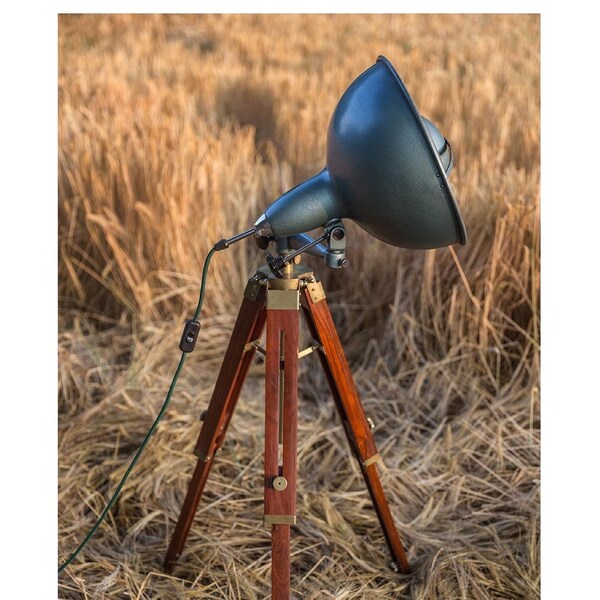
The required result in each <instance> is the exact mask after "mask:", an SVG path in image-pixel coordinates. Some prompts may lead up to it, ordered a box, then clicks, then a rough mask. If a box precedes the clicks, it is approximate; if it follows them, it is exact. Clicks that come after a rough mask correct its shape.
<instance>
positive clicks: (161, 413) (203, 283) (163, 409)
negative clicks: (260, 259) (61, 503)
mask: <svg viewBox="0 0 600 600" xmlns="http://www.w3.org/2000/svg"><path fill="white" fill-rule="evenodd" d="M218 244H219V242H217V245H215V247H213V248H212V249H211V250H210V252H209V253H208V254H207V256H206V259H205V260H204V268H203V269H202V280H201V283H200V294H199V297H198V306H197V307H196V312H195V313H194V317H193V319H192V321H197V319H198V317H199V316H200V312H201V311H202V305H203V304H204V293H205V291H206V276H207V274H208V265H209V264H210V260H211V258H212V257H213V254H214V253H215V252H217V250H221V249H222V248H221V247H218ZM226 247H227V244H226V245H225V246H224V247H223V248H226ZM187 354H188V352H186V351H184V352H182V353H181V358H180V359H179V365H178V366H177V370H176V371H175V375H173V380H172V381H171V385H170V386H169V391H168V392H167V395H166V397H165V400H164V402H163V405H162V407H161V409H160V411H159V413H158V415H157V417H156V419H155V420H154V423H152V427H150V429H149V431H148V433H147V434H146V437H145V438H144V441H143V442H142V444H141V446H140V447H139V448H138V450H137V452H136V453H135V456H134V457H133V459H132V461H131V463H130V464H129V467H128V468H127V471H125V475H123V478H122V479H121V481H120V482H119V485H118V486H117V489H116V490H115V491H114V493H113V495H112V496H111V498H110V500H109V501H108V504H107V505H106V507H105V508H104V510H103V511H102V513H101V514H100V516H99V517H98V519H97V521H96V523H95V524H94V526H93V527H92V529H91V530H90V532H89V533H88V534H87V535H86V536H85V538H84V539H83V541H82V542H81V544H79V546H78V547H77V549H76V550H75V551H74V552H73V554H71V556H69V558H67V560H66V561H65V562H64V563H63V564H62V565H60V566H59V567H58V572H59V573H60V572H61V571H62V570H63V569H65V568H66V567H67V566H68V565H70V564H71V563H72V562H73V560H75V558H76V557H77V555H78V554H79V553H80V552H81V550H82V549H83V547H84V546H85V545H86V544H87V543H88V542H89V540H90V539H91V537H92V536H93V535H94V533H96V530H97V529H98V527H100V525H101V524H102V521H104V519H105V517H106V515H107V514H108V513H109V511H110V509H111V508H112V507H113V505H114V504H115V502H116V501H117V497H118V496H119V494H120V492H121V490H122V489H123V486H124V485H125V482H126V481H127V478H128V477H129V475H130V473H131V471H132V470H133V467H135V465H136V463H137V461H138V459H139V458H140V456H141V455H142V452H143V451H144V448H145V447H146V445H147V444H148V442H149V441H150V438H151V437H152V434H153V433H154V431H155V430H156V428H157V426H158V424H159V423H160V421H161V419H162V418H163V416H164V414H165V412H166V410H167V407H168V406H169V403H170V402H171V396H172V395H173V392H174V391H175V386H176V385H177V380H178V379H179V375H180V374H181V370H182V369H183V365H184V363H185V359H186V356H187Z"/></svg>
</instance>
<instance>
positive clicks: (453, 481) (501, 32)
mask: <svg viewBox="0 0 600 600" xmlns="http://www.w3.org/2000/svg"><path fill="white" fill-rule="evenodd" d="M378 54H384V55H386V56H388V57H389V58H390V59H391V60H392V62H393V63H394V64H395V66H396V68H397V69H398V71H399V73H400V75H401V76H402V77H403V79H404V80H405V82H406V84H407V86H408V88H409V90H410V91H411V93H412V95H413V97H414V99H415V102H416V104H417V106H419V108H420V110H421V112H422V113H423V114H424V115H425V116H427V117H428V118H430V119H431V120H433V121H434V122H435V123H436V124H438V125H439V127H440V129H441V130H442V132H443V133H444V135H445V136H446V137H447V138H448V139H450V140H451V142H452V144H453V149H454V150H455V155H456V168H455V170H454V171H453V173H452V175H451V183H452V185H453V187H454V189H455V192H456V195H457V197H458V198H459V202H460V206H461V212H462V214H463V217H464V219H465V222H466V224H467V228H468V232H469V236H470V239H469V244H468V245H467V246H465V247H461V248H453V249H443V250H437V251H428V252H411V251H406V250H401V249H396V248H391V247H389V246H385V245H384V244H382V243H380V242H378V241H376V240H374V239H372V238H369V236H367V235H366V234H365V233H364V232H362V231H361V230H360V229H359V228H358V227H356V226H355V225H353V224H352V223H350V224H348V229H349V244H350V246H349V253H348V255H349V258H350V260H351V268H350V269H349V270H346V271H344V272H343V273H338V272H325V269H324V267H323V265H320V264H319V263H317V262H315V263H311V264H313V265H314V267H315V269H316V270H317V271H318V273H319V274H320V275H321V276H322V277H323V279H324V282H325V286H326V290H327V292H328V297H329V299H330V301H331V305H332V308H333V310H334V317H335V319H336V323H337V324H338V327H339V330H340V333H341V336H342V339H343V342H344V345H345V349H346V352H347V354H348V356H349V358H350V360H351V363H352V365H353V368H354V372H355V376H356V381H357V384H358V386H359V389H360V390H361V393H362V397H363V401H364V405H365V408H366V411H367V413H368V414H369V415H370V416H372V417H373V418H374V420H375V421H376V423H377V428H376V429H375V434H376V439H377V442H378V445H379V447H380V450H381V453H382V455H383V458H384V463H385V468H384V469H383V475H382V477H383V480H384V486H385V489H386V492H387V494H388V497H389V500H390V503H391V505H392V511H393V513H394V515H395V518H396V521H397V523H398V527H399V530H400V532H401V534H402V536H403V537H404V538H405V539H406V541H407V544H408V547H409V549H410V557H411V560H412V562H413V563H414V565H415V573H414V574H413V575H410V576H405V577H404V576H403V577H398V576H396V575H394V574H392V573H391V572H390V571H388V570H386V561H387V553H386V550H385V547H384V543H383V538H382V536H381V534H380V531H379V528H378V525H377V522H376V519H375V517H374V514H373V512H372V509H371V508H370V503H369V501H368V495H367V494H366V492H365V491H364V487H363V485H362V483H361V480H360V474H359V471H358V470H357V468H356V466H355V465H354V464H352V463H351V461H350V459H349V458H348V452H347V450H346V448H345V442H344V438H343V435H342V434H341V432H340V426H339V423H338V422H337V420H336V417H335V415H334V414H333V412H332V407H331V405H330V404H331V403H330V402H329V401H328V400H327V397H328V395H327V390H326V385H325V382H324V381H323V378H322V376H321V374H320V373H318V370H317V369H316V368H314V367H315V365H316V363H312V362H310V360H311V359H306V361H307V362H305V363H304V365H303V373H302V377H301V382H300V392H301V413H300V414H301V422H300V432H299V433H300V448H299V453H300V454H299V458H300V465H301V472H300V482H299V525H298V526H297V527H296V528H295V531H294V535H293V544H294V551H295V552H296V554H295V556H294V560H293V570H294V573H293V587H294V589H295V590H296V592H297V594H298V597H302V598H309V597H311V598H339V599H341V598H344V599H346V598H372V597H378V598H379V597H382V598H383V597H385V598H423V599H425V598H444V599H447V598H469V599H470V598H511V599H513V598H535V597H537V596H538V587H539V581H538V576H539V506H538V504H539V465H538V460H539V383H538V370H539V366H538V357H539V20H538V18H537V17H535V16H528V15H303V16H297V15H278V16H273V15H243V16H241V15H201V16H192V15H169V16H166V15H154V16H152V15H147V16H142V15H135V16H133V15H121V16H108V15H89V16H76V15H69V16H63V17H61V19H60V21H59V115H58V118H59V140H58V142H59V143H58V150H59V223H60V231H59V245H60V247H59V261H60V262H59V294H60V306H61V311H60V315H59V319H60V340H59V373H60V381H59V410H60V433H59V437H60V450H59V459H60V464H59V512H60V519H59V521H60V530H61V534H60V552H59V554H60V557H61V558H64V557H65V556H66V554H67V553H68V552H70V551H71V550H72V549H73V548H74V547H75V546H76V545H77V543H78V542H79V540H80V539H81V538H82V537H83V535H85V533H86V531H87V530H88V529H89V527H91V525H92V523H93V519H94V514H98V513H99V511H100V510H101V509H102V507H103V504H104V502H105V501H106V499H107V498H108V496H109V493H110V491H111V490H112V489H113V488H114V486H115V485H116V482H117V481H118V478H119V477H120V475H122V473H123V472H124V469H125V468H126V466H127V463H128V459H129V457H130V455H131V453H132V452H133V450H134V449H135V448H136V447H137V445H138V444H139V443H140V442H141V440H142V439H143V435H144V432H145V431H146V430H147V429H148V427H149V425H150V423H151V421H152V418H153V415H154V414H155V413H156V411H157V409H158V407H159V406H160V403H161V402H162V399H163V396H164V393H165V391H166V388H167V386H168V383H169V379H170V374H171V372H172V371H173V369H174V367H175V365H176V361H177V356H178V351H177V348H176V344H177V339H178V336H179V332H180V324H181V322H182V320H183V319H184V318H185V317H187V316H189V315H190V313H191V311H192V310H193V307H194V306H195V302H196V296H197V286H198V281H199V271H200V268H201V264H202V261H203V258H204V256H205V254H206V252H207V250H208V249H209V248H210V247H211V246H212V244H213V243H214V241H216V240H217V239H219V238H221V237H224V236H227V235H231V234H233V233H236V232H238V231H241V230H243V229H246V228H247V227H248V226H249V225H250V224H251V223H253V222H254V220H255V219H256V217H257V216H258V215H259V214H260V213H261V212H262V210H263V209H264V207H265V206H266V205H267V204H268V203H269V202H270V201H272V200H273V199H275V198H276V197H277V196H278V195H280V194H281V193H282V192H283V191H285V190H287V189H288V188H289V187H291V186H292V185H294V184H295V183H297V182H299V181H301V180H303V179H304V178H306V177H307V176H309V175H312V174H313V173H314V172H316V171H317V170H319V169H320V168H321V166H322V161H323V157H324V144H325V132H326V128H327V123H328V119H329V117H330V114H331V112H332V110H333V108H334V107H335V104H336V103H337V100H338V98H339V97H340V95H341V93H342V92H343V91H344V90H345V89H346V87H347V86H348V85H349V84H350V82H351V81H352V80H353V79H354V78H355V77H356V76H357V75H358V74H359V73H360V72H362V71H363V70H364V69H365V68H367V67H368V66H369V65H370V64H372V62H373V61H374V59H375V58H376V56H377V55H378ZM262 260H263V257H262V256H261V255H260V253H259V252H258V251H257V249H256V248H254V247H253V246H252V245H251V244H239V245H237V246H234V247H232V248H231V249H230V250H228V251H227V252H223V253H219V254H218V255H217V256H216V257H215V259H214V261H213V264H212V266H211V271H210V277H209V288H208V293H207V298H206V302H205V312H204V317H203V319H202V321H203V330H202V339H201V343H200V344H199V350H197V351H196V352H195V353H194V354H193V355H191V356H190V360H189V361H188V366H187V367H186V371H185V372H184V377H183V379H182V381H181V384H180V386H179V388H178V392H177V394H176V397H175V399H174V401H173V405H172V408H171V410H170V411H169V414H168V416H167V418H166V419H165V421H164V423H163V424H162V425H161V427H160V428H159V430H158V433H157V435H156V436H155V438H154V439H153V440H152V443H151V444H150V446H149V448H148V450H147V454H146V455H145V457H144V458H143V459H142V461H141V462H140V464H139V467H138V468H137V470H136V471H135V472H134V475H133V476H132V478H131V480H130V483H128V485H127V486H126V487H125V489H124V491H123V495H122V498H121V499H120V501H119V502H118V503H117V505H116V507H115V509H114V510H113V513H112V515H111V517H110V519H109V520H108V521H107V523H106V524H105V525H104V526H103V527H102V528H101V530H99V531H98V533H97V534H96V536H95V537H94V538H93V540H92V541H91V542H90V544H89V545H88V546H87V548H86V549H85V550H84V551H83V553H82V555H81V558H80V559H78V561H76V563H75V564H74V565H73V566H72V567H70V568H69V570H68V573H67V574H65V575H64V576H61V579H60V594H61V597H64V598H79V597H92V596H94V597H107V598H122V597H125V596H126V595H128V596H129V597H137V598H158V597H161V598H173V597H186V598H188V597H189V598H193V597H202V598H234V597H235V598H244V599H246V598H264V597H266V596H267V595H268V568H269V561H268V535H267V534H268V532H267V531H266V530H265V529H264V527H263V526H262V525H261V524H260V521H261V518H260V515H261V487H260V470H261V457H260V452H261V443H262V437H261V427H262V420H261V406H262V404H261V393H262V387H261V379H260V375H261V365H260V364H257V366H256V367H254V369H253V371H252V372H251V375H256V377H253V376H251V377H250V379H249V382H248V383H247V388H246V390H245V392H244V394H243V397H242V399H241V401H240V405H239V408H238V412H237V413H236V417H235V418H234V421H233V423H232V430H231V433H230V434H229V438H228V439H229V442H228V445H227V446H226V449H225V450H224V452H223V454H222V457H221V458H220V459H219V464H218V465H216V466H215V468H214V471H213V473H212V475H211V479H210V481H209V484H208V486H207V492H206V493H207V497H206V498H205V500H204V501H203V504H202V506H201V509H200V512H199V516H198V519H197V521H196V525H195V526H194V528H193V530H192V533H191V535H190V540H189V542H188V546H187V551H188V552H187V554H186V555H184V556H183V557H182V560H181V563H182V564H181V568H180V570H179V571H178V572H177V573H176V574H177V575H178V577H167V576H165V575H164V574H162V573H161V570H160V565H161V561H162V557H163V554H164V550H165V548H166V544H167V542H168V538H169V536H170V533H171V532H172V529H173V525H174V522H175V519H176V518H177V515H178V511H179V508H180V506H181V501H182V498H183V495H184V493H185V490H186V487H187V483H188V480H189V476H190V474H191V470H192V465H193V457H192V456H191V454H190V453H191V449H192V446H193V443H194V440H195V437H196V436H197V433H198V427H199V425H198V424H197V422H196V417H197V414H198V413H199V412H200V411H201V410H202V409H203V408H204V407H205V405H206V402H207V401H208V398H209V396H210V392H211V388H212V385H213V383H214V377H215V374H216V369H217V368H218V365H219V363H220V359H221V357H222V353H223V350H224V345H225V344H226V342H227V338H228V334H229V332H230V328H231V325H232V323H233V318H234V316H235V313H236V312H237V308H238V305H239V299H240V294H241V291H242V290H243V286H244V284H245V281H246V279H247V277H248V275H249V274H250V273H251V272H252V271H253V269H254V268H256V266H258V265H259V264H261V261H262Z"/></svg>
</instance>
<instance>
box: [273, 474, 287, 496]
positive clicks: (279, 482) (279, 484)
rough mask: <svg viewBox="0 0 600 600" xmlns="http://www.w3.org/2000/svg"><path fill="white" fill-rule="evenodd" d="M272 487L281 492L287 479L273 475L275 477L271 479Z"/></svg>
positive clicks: (285, 485)
mask: <svg viewBox="0 0 600 600" xmlns="http://www.w3.org/2000/svg"><path fill="white" fill-rule="evenodd" d="M273 487H274V488H275V489H276V490H277V491H278V492H283V490H285V488H286V487H287V479H286V478H285V477H281V475H280V476H279V477H275V479H273Z"/></svg>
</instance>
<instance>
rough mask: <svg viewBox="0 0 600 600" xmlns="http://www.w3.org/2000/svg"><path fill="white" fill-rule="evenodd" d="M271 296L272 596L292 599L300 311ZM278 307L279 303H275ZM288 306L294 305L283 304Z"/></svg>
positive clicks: (268, 458)
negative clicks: (292, 536)
mask: <svg viewBox="0 0 600 600" xmlns="http://www.w3.org/2000/svg"><path fill="white" fill-rule="evenodd" d="M271 293H273V294H274V295H275V294H280V296H285V295H288V297H291V298H292V304H293V300H294V294H295V303H296V306H298V290H286V291H279V290H274V291H272V290H269V291H268V292H267V355H266V372H265V455H264V462H265V481H264V488H265V492H264V493H265V513H264V515H265V516H264V521H265V524H269V525H271V594H272V595H271V598H272V600H289V598H290V593H291V589H290V526H291V525H293V524H294V523H295V522H296V469H297V465H296V461H297V458H296V455H297V450H296V446H297V418H298V325H299V323H298V320H299V314H298V308H296V309H295V310H294V309H288V308H280V306H281V304H280V305H279V306H278V307H275V308H274V307H272V306H271V305H270V302H269V300H270V294H271ZM273 304H275V303H273ZM283 306H284V307H287V306H288V304H286V303H285V302H284V303H283Z"/></svg>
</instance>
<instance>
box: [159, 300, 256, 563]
mask: <svg viewBox="0 0 600 600" xmlns="http://www.w3.org/2000/svg"><path fill="white" fill-rule="evenodd" d="M265 318H266V310H265V291H264V289H261V291H260V292H259V295H258V297H257V298H256V300H255V301H252V300H250V299H248V298H244V300H243V302H242V306H241V308H240V312H239V314H238V318H237V320H236V323H235V325H234V328H233V333H232V334H231V338H230V341H229V345H228V347H227V350H226V352H225V357H224V359H223V364H222V366H221V370H220V372H219V376H218V378H217V382H216V384H215V388H214V391H213V394H212V397H211V400H210V403H209V406H208V409H207V413H206V416H205V418H204V422H203V423H202V428H201V429H200V435H199V437H198V442H197V443H196V450H195V451H196V452H197V451H199V452H200V453H201V454H202V456H201V458H200V459H199V460H198V463H197V464H196V468H195V469H194V474H193V475H192V480H191V482H190V485H189V487H188V491H187V494H186V497H185V500H184V502H183V506H182V508H181V512H180V514H179V519H178V520H177V525H176V526H175V530H174V532H173V535H172V537H171V543H170V544H169V548H168V550H167V554H166V557H165V561H164V568H165V571H166V572H167V573H172V572H173V570H174V568H175V564H176V562H177V559H178V558H179V556H180V554H181V551H182V550H183V547H184V545H185V541H186V539H187V536H188V534H189V531H190V528H191V526H192V523H193V521H194V516H195V514H196V509H197V508H198V504H199V503H200V499H201V498H202V493H203V491H204V486H205V484H206V480H207V478H208V474H209V472H210V468H211V466H212V463H213V459H214V454H215V451H216V450H217V449H218V448H219V447H220V446H221V445H222V444H223V442H224V438H225V433H226V432H227V427H228V425H229V422H230V420H231V416H232V415H233V411H234V410H235V406H236V403H237V399H238V397H239V393H240V390H241V388H242V385H243V383H244V379H245V378H246V374H247V372H248V368H249V367H250V363H251V361H252V357H253V356H254V352H255V349H254V348H252V349H251V350H248V351H246V352H244V348H245V346H246V344H247V343H248V342H250V341H253V340H255V339H257V338H259V337H260V335H261V333H262V330H263V327H264V323H265Z"/></svg>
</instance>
